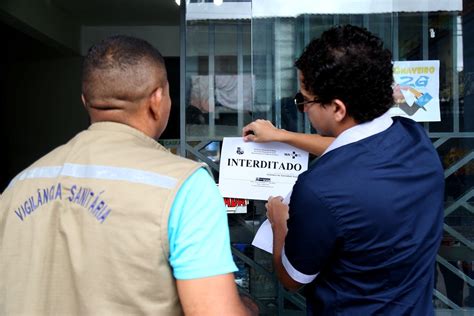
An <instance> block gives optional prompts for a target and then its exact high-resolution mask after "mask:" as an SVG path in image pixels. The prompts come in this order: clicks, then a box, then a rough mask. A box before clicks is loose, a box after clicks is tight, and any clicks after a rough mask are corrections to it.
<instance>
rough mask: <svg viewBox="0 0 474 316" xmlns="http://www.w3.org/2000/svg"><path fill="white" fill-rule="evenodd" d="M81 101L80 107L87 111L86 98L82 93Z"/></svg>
mask: <svg viewBox="0 0 474 316" xmlns="http://www.w3.org/2000/svg"><path fill="white" fill-rule="evenodd" d="M81 100H82V105H83V106H84V107H85V108H86V110H87V103H86V97H85V96H84V94H83V93H81Z"/></svg>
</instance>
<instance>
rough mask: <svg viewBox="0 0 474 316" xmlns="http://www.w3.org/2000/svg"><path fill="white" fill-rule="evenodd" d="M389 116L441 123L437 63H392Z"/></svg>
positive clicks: (433, 61)
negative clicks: (392, 104) (391, 101)
mask: <svg viewBox="0 0 474 316" xmlns="http://www.w3.org/2000/svg"><path fill="white" fill-rule="evenodd" d="M393 77H394V87H393V99H394V101H395V104H394V106H393V107H392V108H391V109H390V114H392V116H404V117H408V118H411V119H413V120H415V121H417V122H439V121H441V114H440V104H439V60H417V61H395V62H394V64H393Z"/></svg>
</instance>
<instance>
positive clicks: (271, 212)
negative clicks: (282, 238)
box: [265, 196, 289, 235]
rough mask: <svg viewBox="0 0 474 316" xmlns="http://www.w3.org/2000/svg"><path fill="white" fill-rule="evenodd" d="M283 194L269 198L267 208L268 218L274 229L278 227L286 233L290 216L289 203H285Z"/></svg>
mask: <svg viewBox="0 0 474 316" xmlns="http://www.w3.org/2000/svg"><path fill="white" fill-rule="evenodd" d="M282 201H283V198H282V197H281V196H276V197H272V196H270V197H269V198H268V201H267V203H266V204H265V208H266V209H267V218H268V220H269V221H270V223H271V224H272V228H273V230H275V229H277V230H278V231H279V232H282V233H285V235H286V231H287V229H288V228H287V226H286V221H287V220H288V218H289V215H288V211H289V207H288V205H286V204H284V203H283V202H282Z"/></svg>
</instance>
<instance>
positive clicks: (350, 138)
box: [321, 111, 393, 156]
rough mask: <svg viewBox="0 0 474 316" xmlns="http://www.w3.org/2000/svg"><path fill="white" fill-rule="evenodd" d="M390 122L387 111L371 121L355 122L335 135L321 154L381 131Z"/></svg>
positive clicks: (390, 123)
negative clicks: (355, 123)
mask: <svg viewBox="0 0 474 316" xmlns="http://www.w3.org/2000/svg"><path fill="white" fill-rule="evenodd" d="M392 123H393V120H392V117H391V115H390V114H389V113H388V111H387V112H385V113H384V114H383V115H381V116H379V117H377V118H375V119H373V120H372V121H369V122H365V123H362V124H357V125H355V126H353V127H351V128H348V129H346V130H345V131H344V132H342V133H341V134H339V136H337V137H336V139H335V140H334V141H333V142H332V143H331V145H329V147H328V148H327V149H326V150H325V151H324V153H323V154H322V155H324V154H326V153H328V152H330V151H331V150H334V149H336V148H339V147H341V146H344V145H347V144H351V143H355V142H357V141H359V140H361V139H364V138H367V137H370V136H372V135H375V134H378V133H381V132H383V131H385V130H386V129H387V128H389V127H390V126H391V125H392ZM322 155H321V156H322Z"/></svg>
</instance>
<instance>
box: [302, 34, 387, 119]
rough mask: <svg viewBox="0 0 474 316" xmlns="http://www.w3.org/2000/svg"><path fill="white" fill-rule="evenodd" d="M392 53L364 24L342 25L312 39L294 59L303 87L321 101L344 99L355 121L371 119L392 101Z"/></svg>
mask: <svg viewBox="0 0 474 316" xmlns="http://www.w3.org/2000/svg"><path fill="white" fill-rule="evenodd" d="M391 59H392V54H391V53H390V51H389V50H388V49H385V48H384V47H383V42H382V40H381V39H380V38H378V37H377V36H375V35H373V34H372V33H370V32H369V31H367V30H366V29H364V28H361V27H357V26H353V25H345V26H337V27H333V28H331V29H329V30H327V31H325V32H324V33H323V34H322V35H321V37H320V38H318V39H314V40H312V41H311V43H309V45H308V46H307V47H306V48H305V50H304V52H303V54H302V55H301V56H300V57H299V58H298V60H297V61H296V62H295V66H296V67H297V68H298V69H299V70H300V71H301V73H302V74H303V84H304V86H305V89H306V90H308V91H310V92H311V93H312V94H314V95H315V96H316V97H317V98H318V99H320V100H321V102H322V104H323V106H324V104H328V103H330V102H331V101H332V100H334V99H339V100H341V101H343V102H344V104H345V105H346V107H347V113H348V115H349V116H351V117H352V118H354V119H355V120H356V121H357V122H358V123H363V122H366V121H370V120H372V119H374V118H376V117H378V116H380V115H382V114H383V113H385V112H386V111H387V110H388V109H389V108H390V107H391V106H392V105H393V97H392V95H393V89H392V84H393V66H392V60H391Z"/></svg>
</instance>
